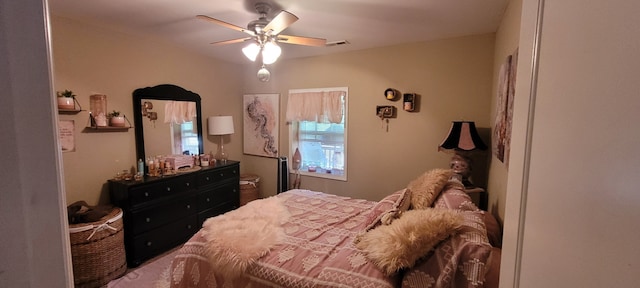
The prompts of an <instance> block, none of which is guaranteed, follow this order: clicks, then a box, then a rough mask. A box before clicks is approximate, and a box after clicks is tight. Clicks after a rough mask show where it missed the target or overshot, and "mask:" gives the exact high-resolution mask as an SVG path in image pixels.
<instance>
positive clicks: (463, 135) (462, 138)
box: [438, 121, 487, 188]
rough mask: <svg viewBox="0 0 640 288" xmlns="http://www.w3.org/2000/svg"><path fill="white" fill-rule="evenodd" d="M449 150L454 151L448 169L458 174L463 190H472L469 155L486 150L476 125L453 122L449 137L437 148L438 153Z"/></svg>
mask: <svg viewBox="0 0 640 288" xmlns="http://www.w3.org/2000/svg"><path fill="white" fill-rule="evenodd" d="M443 149H449V150H453V151H454V153H455V154H454V155H453V157H452V158H451V162H450V167H451V169H453V171H454V172H455V173H456V174H458V176H459V177H460V180H461V181H462V184H463V185H464V186H465V188H473V187H474V185H473V183H471V180H470V179H469V176H470V175H471V157H470V156H471V153H472V151H474V150H486V149H487V145H485V144H484V142H482V139H480V135H478V131H477V130H476V124H475V123H474V122H472V121H453V122H452V124H451V129H450V130H449V135H447V137H446V138H445V139H444V141H442V143H441V144H440V146H438V151H441V150H443Z"/></svg>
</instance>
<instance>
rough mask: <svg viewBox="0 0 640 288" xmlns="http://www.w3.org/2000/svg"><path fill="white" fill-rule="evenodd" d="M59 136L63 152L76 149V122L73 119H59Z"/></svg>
mask: <svg viewBox="0 0 640 288" xmlns="http://www.w3.org/2000/svg"><path fill="white" fill-rule="evenodd" d="M58 137H59V138H60V147H61V148H62V152H73V151H76V140H75V123H74V121H73V120H59V121H58Z"/></svg>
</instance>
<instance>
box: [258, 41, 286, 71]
mask: <svg viewBox="0 0 640 288" xmlns="http://www.w3.org/2000/svg"><path fill="white" fill-rule="evenodd" d="M281 53H282V49H281V48H280V46H278V45H277V44H276V43H274V42H267V43H266V44H264V48H262V63H264V64H267V65H269V64H273V63H274V62H276V60H278V57H280V54H281Z"/></svg>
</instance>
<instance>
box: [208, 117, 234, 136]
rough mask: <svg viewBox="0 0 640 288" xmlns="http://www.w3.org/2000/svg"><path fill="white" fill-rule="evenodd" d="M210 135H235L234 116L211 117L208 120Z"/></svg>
mask: <svg viewBox="0 0 640 288" xmlns="http://www.w3.org/2000/svg"><path fill="white" fill-rule="evenodd" d="M207 124H208V126H209V129H208V130H209V135H227V134H233V132H234V131H233V116H211V117H209V118H208V119H207Z"/></svg>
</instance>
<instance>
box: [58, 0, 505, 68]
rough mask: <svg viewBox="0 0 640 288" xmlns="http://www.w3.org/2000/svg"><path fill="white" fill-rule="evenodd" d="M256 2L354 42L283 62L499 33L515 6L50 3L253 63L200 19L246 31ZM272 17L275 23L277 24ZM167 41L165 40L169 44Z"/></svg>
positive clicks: (294, 52) (293, 31)
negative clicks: (502, 21) (506, 14)
mask: <svg viewBox="0 0 640 288" xmlns="http://www.w3.org/2000/svg"><path fill="white" fill-rule="evenodd" d="M256 2H267V3H270V4H271V5H272V6H273V8H272V11H271V13H270V14H271V15H270V16H271V17H272V16H274V15H276V14H277V13H278V12H279V11H280V10H287V11H289V12H291V13H293V14H295V15H296V16H298V17H299V18H300V19H299V20H298V21H297V22H295V23H293V24H292V25H291V26H289V27H288V28H287V29H285V30H284V31H283V32H282V33H283V34H287V35H294V36H307V37H316V38H325V39H327V42H334V41H341V40H346V41H348V42H349V43H350V44H349V45H340V46H332V47H310V46H300V45H291V44H282V45H280V46H281V47H282V50H283V52H282V56H281V58H298V57H307V56H315V55H322V54H329V53H336V52H344V51H352V50H360V49H366V48H373V47H382V46H391V45H397V44H403V43H413V42H421V41H427V40H433V39H442V38H451V37H459V36H464V35H473V34H483V33H490V32H495V31H496V29H497V27H498V25H499V23H500V19H501V17H502V15H503V12H504V10H505V8H506V6H507V4H508V2H509V0H297V1H296V0H49V1H48V3H49V12H50V13H51V14H53V15H56V16H62V17H65V18H70V19H75V20H77V21H80V22H85V23H90V24H93V25H98V26H103V27H108V28H111V29H115V30H117V31H121V32H124V33H128V34H132V35H136V36H140V37H144V38H145V39H149V40H150V41H170V42H172V43H175V44H176V45H179V46H182V47H185V48H187V49H192V50H194V51H197V52H199V53H203V54H205V55H210V56H212V57H216V58H220V59H226V60H229V61H232V62H237V63H246V62H248V60H247V59H246V58H244V56H243V55H242V52H241V48H242V47H244V45H243V44H242V43H236V44H230V45H223V46H213V45H211V44H209V43H211V42H215V41H221V40H228V39H235V38H241V37H245V36H247V35H246V34H244V33H242V32H238V31H234V30H231V29H229V28H225V27H222V26H219V25H216V24H213V23H210V22H206V21H203V20H200V19H196V17H195V16H196V15H198V14H204V15H207V16H210V17H213V18H216V19H219V20H223V21H225V22H228V23H231V24H234V25H237V26H241V27H246V25H247V24H248V23H249V22H250V21H252V20H255V19H257V18H258V16H259V15H258V14H257V12H256V11H255V8H254V6H255V3H256ZM271 17H269V18H271ZM162 39H164V40H162Z"/></svg>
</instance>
